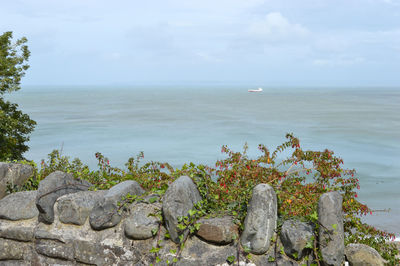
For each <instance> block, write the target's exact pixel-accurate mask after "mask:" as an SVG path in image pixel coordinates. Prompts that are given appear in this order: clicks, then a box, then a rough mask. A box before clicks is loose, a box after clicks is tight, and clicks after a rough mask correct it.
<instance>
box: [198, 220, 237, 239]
mask: <svg viewBox="0 0 400 266" xmlns="http://www.w3.org/2000/svg"><path fill="white" fill-rule="evenodd" d="M197 223H200V224H201V225H200V228H199V230H198V231H197V232H196V235H197V236H199V237H200V238H202V239H204V240H206V241H208V242H211V243H215V244H219V245H225V244H229V243H231V242H232V241H233V239H234V238H235V237H239V233H238V227H237V226H236V225H235V224H234V223H233V220H232V217H230V216H224V217H215V218H209V219H200V220H199V221H197Z"/></svg>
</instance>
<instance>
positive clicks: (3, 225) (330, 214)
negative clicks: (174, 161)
mask: <svg viewBox="0 0 400 266" xmlns="http://www.w3.org/2000/svg"><path fill="white" fill-rule="evenodd" d="M13 167H14V166H13ZM0 179H1V172H0ZM89 187H90V184H89V183H87V182H86V181H82V180H76V179H73V178H72V176H71V175H69V174H66V173H63V172H59V171H57V172H54V173H52V174H50V175H49V176H48V177H46V178H45V179H44V180H42V181H41V183H40V184H39V189H38V190H37V191H24V192H16V193H12V194H9V195H7V196H5V197H4V198H3V199H1V200H0V265H150V264H154V265H166V264H168V262H173V261H174V258H177V257H178V256H179V259H178V261H177V262H175V263H174V265H227V259H228V257H231V256H234V257H235V258H239V260H240V262H239V263H240V265H311V264H312V262H313V260H314V258H313V253H312V252H311V249H310V248H307V247H308V245H307V244H308V243H309V242H310V241H311V240H312V239H313V238H314V237H315V236H314V227H313V225H311V224H307V223H304V222H300V221H296V220H287V221H285V222H284V223H283V226H282V230H281V233H280V237H277V235H276V226H277V199H276V195H275V192H274V190H273V188H272V187H271V186H269V185H268V184H259V185H257V186H256V187H255V188H254V189H253V194H252V198H251V200H250V203H249V206H248V214H247V217H246V219H245V222H244V230H243V232H242V234H241V235H240V236H239V235H238V227H237V226H236V225H235V224H234V223H233V217H229V216H224V217H214V218H202V219H201V220H200V221H199V223H200V224H201V225H200V228H199V230H198V231H197V232H196V234H195V235H193V236H189V237H188V239H187V241H186V242H185V246H184V248H183V249H182V250H181V251H180V252H177V251H178V250H179V247H180V243H179V241H180V240H179V235H181V234H183V235H187V232H185V231H182V230H180V229H179V226H178V217H179V216H185V215H187V213H188V211H189V210H190V209H192V208H193V206H194V204H196V203H197V202H198V201H200V200H201V196H200V194H199V192H198V190H197V188H196V186H195V184H194V183H193V181H192V180H191V179H190V178H189V177H186V176H182V177H180V178H178V179H177V180H176V181H175V182H174V183H172V184H171V185H170V186H169V188H168V190H167V191H166V193H165V195H164V196H163V198H160V197H159V196H157V195H150V196H147V197H144V200H143V201H141V202H136V203H133V204H131V205H129V206H123V207H121V206H120V204H119V202H120V201H121V199H122V198H123V197H124V196H126V195H127V194H131V195H141V194H143V193H144V192H145V191H144V190H143V189H142V188H141V187H140V186H139V184H138V183H136V182H135V181H125V182H122V183H120V184H117V185H116V186H114V187H112V188H111V189H109V190H107V191H89V190H88V189H89ZM341 201H342V199H341V195H340V194H339V193H337V192H329V193H326V194H324V195H323V196H322V197H321V198H320V201H319V206H318V217H319V223H320V224H321V226H320V227H319V230H320V231H319V233H318V235H319V241H318V243H319V248H320V250H321V254H322V259H323V263H324V265H342V264H343V263H344V261H345V255H346V256H347V259H348V260H357V259H360V257H361V258H362V259H365V258H366V257H368V256H369V261H372V260H373V261H374V263H375V264H372V265H383V264H384V261H383V259H382V258H381V257H380V256H379V254H378V253H377V252H376V251H375V250H373V249H372V248H370V247H363V246H361V247H360V245H354V244H353V245H351V246H349V247H346V248H345V246H344V233H343V218H342V211H341V206H342V205H341V203H342V202H341ZM157 212H161V213H162V214H163V217H164V222H163V223H161V221H160V220H159V219H158V218H157V216H154V215H153V214H154V213H157ZM156 231H159V233H158V234H157V235H154V232H156ZM167 232H168V233H169V235H170V238H167V237H166V233H167ZM238 237H240V238H239V239H240V243H239V244H238V242H237V239H238ZM160 240H162V243H161V244H160V245H157V243H160ZM154 247H159V250H158V251H157V252H156V253H157V256H158V258H159V260H156V256H155V254H154V252H151V251H154ZM243 250H245V251H247V252H249V253H251V254H252V256H251V259H248V258H247V257H246V256H245V254H244V253H243ZM282 250H283V252H282ZM360 250H361V252H366V253H365V254H368V255H360ZM362 254H364V253H362ZM238 255H239V256H238ZM364 265H367V264H364Z"/></svg>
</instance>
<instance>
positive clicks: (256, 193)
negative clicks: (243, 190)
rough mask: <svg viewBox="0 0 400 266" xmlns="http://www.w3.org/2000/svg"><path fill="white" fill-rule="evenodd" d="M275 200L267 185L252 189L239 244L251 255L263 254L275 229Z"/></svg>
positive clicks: (272, 191) (274, 195)
mask: <svg viewBox="0 0 400 266" xmlns="http://www.w3.org/2000/svg"><path fill="white" fill-rule="evenodd" d="M276 220H277V200H276V194H275V191H274V189H273V188H272V187H271V186H270V185H268V184H258V185H257V186H255V187H254V189H253V195H252V197H251V200H250V203H249V206H248V207H247V216H246V219H245V221H244V231H243V233H242V236H241V244H242V246H243V247H246V248H248V249H249V250H250V252H251V253H253V254H263V253H265V252H266V251H267V250H268V248H269V245H270V240H271V237H272V235H273V233H274V230H275V228H276Z"/></svg>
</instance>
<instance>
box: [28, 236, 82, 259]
mask: <svg viewBox="0 0 400 266" xmlns="http://www.w3.org/2000/svg"><path fill="white" fill-rule="evenodd" d="M35 250H36V252H37V253H39V254H42V255H44V256H47V257H50V258H56V259H63V260H71V261H72V260H73V259H74V249H73V247H72V245H71V244H65V243H60V242H58V241H54V240H47V239H40V240H37V241H36V243H35Z"/></svg>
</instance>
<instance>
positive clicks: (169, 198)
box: [162, 176, 201, 243]
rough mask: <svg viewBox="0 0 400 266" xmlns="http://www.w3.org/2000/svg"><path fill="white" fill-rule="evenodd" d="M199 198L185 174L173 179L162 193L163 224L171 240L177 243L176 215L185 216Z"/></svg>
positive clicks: (195, 188)
mask: <svg viewBox="0 0 400 266" xmlns="http://www.w3.org/2000/svg"><path fill="white" fill-rule="evenodd" d="M200 200H201V196H200V193H199V191H198V190H197V187H196V185H195V184H194V182H193V181H192V179H190V178H189V177H187V176H181V177H179V178H178V179H177V180H175V181H174V182H173V183H172V184H171V185H170V186H169V187H168V189H167V191H166V192H165V194H164V198H163V203H162V211H163V215H164V218H165V226H166V228H167V230H168V231H169V234H170V236H171V239H172V241H174V242H175V243H179V235H180V234H181V233H182V232H181V231H180V230H179V229H178V217H183V216H187V215H188V212H189V210H190V209H192V208H193V206H194V204H195V203H197V202H198V201H200Z"/></svg>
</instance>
